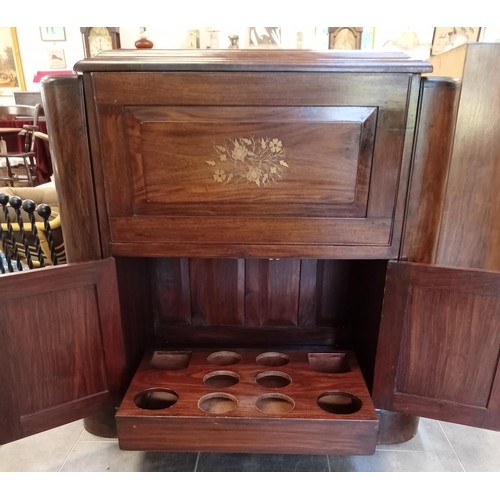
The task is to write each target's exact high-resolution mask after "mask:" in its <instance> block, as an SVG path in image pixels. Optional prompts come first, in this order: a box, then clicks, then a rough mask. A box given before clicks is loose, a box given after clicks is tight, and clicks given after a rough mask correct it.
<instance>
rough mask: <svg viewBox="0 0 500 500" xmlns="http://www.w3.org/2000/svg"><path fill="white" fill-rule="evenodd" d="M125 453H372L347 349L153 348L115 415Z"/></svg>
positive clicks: (367, 414)
mask: <svg viewBox="0 0 500 500" xmlns="http://www.w3.org/2000/svg"><path fill="white" fill-rule="evenodd" d="M117 425H118V437H119V442H120V447H121V448H122V449H126V450H156V451H214V452H247V453H249V452H252V453H303V454H308V453H311V454H316V453H329V454H357V455H363V454H373V453H374V451H375V445H376V443H377V436H378V420H377V416H376V413H375V409H374V407H373V405H372V402H371V398H370V395H369V393H368V390H367V388H366V385H365V382H364V380H363V377H362V375H361V372H360V370H359V366H358V364H357V361H356V358H355V357H354V355H353V353H352V352H349V351H336V352H308V351H280V352H272V351H265V350H253V349H252V350H241V349H237V350H221V351H214V350H212V351H195V350H193V351H153V352H149V353H148V354H146V356H145V357H144V359H143V362H142V364H141V365H140V367H139V369H138V371H137V373H136V375H135V377H134V379H133V381H132V383H131V385H130V387H129V390H128V392H127V394H126V395H125V398H124V399H123V401H122V404H121V406H120V408H119V410H118V413H117Z"/></svg>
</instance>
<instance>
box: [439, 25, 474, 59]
mask: <svg viewBox="0 0 500 500" xmlns="http://www.w3.org/2000/svg"><path fill="white" fill-rule="evenodd" d="M480 31H481V28H459V27H451V28H434V34H433V37H432V45H431V56H435V55H438V54H442V53H443V52H448V51H449V50H451V49H454V48H455V47H459V46H460V45H463V44H465V43H470V42H477V41H478V40H479V34H480Z"/></svg>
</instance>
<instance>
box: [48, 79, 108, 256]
mask: <svg viewBox="0 0 500 500" xmlns="http://www.w3.org/2000/svg"><path fill="white" fill-rule="evenodd" d="M42 99H43V106H44V109H45V115H46V118H47V131H48V134H49V137H50V138H51V141H50V145H51V155H52V158H53V162H54V172H55V176H54V177H55V184H56V188H57V195H58V197H59V202H60V205H61V219H62V221H63V222H62V230H63V235H64V244H65V247H66V254H67V257H68V262H70V263H73V262H82V261H86V260H94V259H99V258H100V257H101V246H100V238H99V226H98V224H97V210H96V201H95V196H94V187H93V181H92V179H93V175H92V168H91V162H90V152H89V143H88V133H87V122H86V117H85V110H84V100H83V86H82V82H81V77H76V76H71V77H62V76H61V77H51V78H49V79H47V80H45V81H44V83H43V85H42Z"/></svg>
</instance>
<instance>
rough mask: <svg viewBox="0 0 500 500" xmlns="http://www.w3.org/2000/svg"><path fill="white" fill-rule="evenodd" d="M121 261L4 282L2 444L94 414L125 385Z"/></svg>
mask: <svg viewBox="0 0 500 500" xmlns="http://www.w3.org/2000/svg"><path fill="white" fill-rule="evenodd" d="M117 290H118V289H117V284H116V274H115V264H114V259H107V260H104V261H95V262H86V263H83V264H70V265H61V266H57V267H53V268H45V269H39V270H33V271H24V272H20V273H13V274H10V275H3V276H1V277H0V342H1V348H0V401H1V404H0V444H5V443H8V442H10V441H15V440H17V439H20V438H23V437H25V436H29V435H31V434H35V433H37V432H41V431H44V430H47V429H50V428H53V427H56V426H58V425H62V424H65V423H68V422H71V421H73V420H77V419H79V418H82V417H84V416H86V415H88V414H89V413H90V412H92V411H94V410H95V409H96V408H98V407H99V406H100V405H101V404H103V403H104V402H105V401H106V400H107V399H108V398H109V396H110V393H111V392H112V391H113V389H114V388H115V386H116V384H117V383H118V382H119V379H120V377H121V373H122V360H123V356H122V354H123V347H122V344H121V320H120V309H119V305H118V292H117Z"/></svg>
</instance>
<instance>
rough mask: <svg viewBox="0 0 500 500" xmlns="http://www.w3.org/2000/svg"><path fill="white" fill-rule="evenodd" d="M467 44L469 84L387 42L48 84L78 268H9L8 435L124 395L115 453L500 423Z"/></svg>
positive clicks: (113, 68) (369, 440)
mask: <svg viewBox="0 0 500 500" xmlns="http://www.w3.org/2000/svg"><path fill="white" fill-rule="evenodd" d="M469 50H470V51H471V52H470V57H467V59H466V66H467V68H466V70H465V71H464V78H463V81H462V82H458V81H454V80H450V79H432V78H429V79H423V80H422V79H421V76H420V75H421V73H423V72H429V71H430V67H429V66H428V65H427V64H426V63H422V62H416V61H412V60H410V59H408V58H406V57H405V56H403V55H396V54H385V55H382V54H363V53H360V52H356V53H352V54H350V55H349V57H348V56H346V55H345V54H342V53H339V54H335V53H331V52H328V53H326V52H325V53H323V54H318V53H314V52H307V51H304V52H300V51H290V52H287V51H279V52H277V51H269V52H265V51H258V52H255V51H248V52H245V51H234V50H232V51H203V52H201V53H200V51H193V52H189V51H179V52H176V51H156V50H153V51H148V52H147V53H144V52H140V53H137V52H136V51H121V53H120V57H116V55H115V54H113V53H110V54H108V55H104V54H103V55H101V56H99V57H97V58H94V59H90V60H85V61H82V62H80V63H78V64H77V66H76V69H77V70H78V71H79V72H81V76H79V77H67V78H65V77H60V78H53V79H50V80H47V81H46V82H45V83H44V87H43V94H44V105H45V108H46V110H47V114H48V124H49V133H50V136H51V137H52V138H53V152H54V156H55V158H56V162H57V164H56V182H57V186H58V189H59V194H60V202H61V210H62V212H63V213H64V217H65V221H66V224H65V225H63V229H64V230H65V233H64V238H65V242H66V249H67V255H68V261H69V262H70V264H68V265H67V266H60V267H59V268H54V269H43V270H39V271H29V272H27V273H26V274H25V276H26V277H23V278H22V277H17V276H7V277H2V278H0V279H4V280H9V279H10V280H20V282H21V280H24V281H22V282H21V284H22V285H25V286H27V287H28V289H29V290H28V291H29V293H30V296H31V304H32V307H33V309H34V310H35V312H36V314H35V315H34V316H31V315H30V316H27V315H22V310H21V306H19V304H18V302H17V301H16V300H15V298H14V299H12V300H10V302H9V303H8V305H3V306H2V307H4V308H5V311H6V314H4V313H3V310H2V315H1V316H0V331H1V332H6V333H3V338H2V342H3V345H4V346H5V347H4V349H2V351H0V381H1V383H0V395H1V397H2V400H3V401H6V402H8V404H5V405H2V407H1V409H0V418H1V422H2V426H0V441H1V442H7V441H11V440H15V439H18V438H20V437H23V436H26V435H29V434H32V433H35V432H39V431H41V430H45V429H48V428H50V427H53V426H55V425H59V424H61V423H63V422H66V421H70V420H73V419H77V418H82V417H86V426H87V428H88V429H89V430H91V431H92V432H96V433H99V434H102V435H105V434H106V433H108V435H111V433H112V432H113V430H114V429H113V424H114V418H115V410H116V408H117V407H119V408H118V411H117V416H116V420H117V422H118V437H119V440H120V444H121V446H122V447H123V448H126V449H157V450H168V449H173V450H189V449H191V450H193V449H202V450H213V451H254V452H270V451H273V452H280V451H282V452H294V453H318V452H322V453H323V452H327V453H332V454H355V453H356V454H357V453H359V454H367V453H373V451H374V449H375V445H376V443H377V441H378V442H395V441H398V440H399V441H401V440H406V439H409V438H410V437H411V436H413V435H414V433H415V431H416V425H417V422H418V417H416V416H418V415H422V416H429V417H432V418H439V419H442V420H450V421H457V422H461V423H465V424H469V425H475V426H481V427H486V428H490V429H500V408H499V405H500V394H499V381H500V375H498V366H497V364H498V354H499V347H500V345H499V343H500V336H499V335H498V317H499V312H500V310H499V308H500V276H499V273H498V271H500V261H499V260H500V256H499V250H498V249H499V247H500V245H499V243H500V242H499V241H498V235H499V234H500V231H499V229H500V228H499V224H500V221H499V218H498V216H497V215H498V213H499V210H498V208H499V206H498V203H499V202H498V194H497V193H498V187H499V186H500V179H499V177H498V168H497V165H496V164H495V161H496V160H495V158H498V147H499V145H498V140H497V137H498V130H499V125H500V122H499V121H498V119H497V118H496V117H495V116H491V115H490V114H487V113H486V110H487V109H490V108H491V106H492V105H494V103H498V101H499V90H498V89H499V86H498V85H497V83H498V80H499V75H498V70H496V69H495V68H497V67H498V65H497V64H495V63H494V61H498V59H499V57H500V47H499V46H498V45H496V44H493V45H477V46H471V47H470V49H469ZM485 73H487V74H488V75H489V77H488V78H485V76H484V75H485ZM477 75H480V76H477ZM472 108H473V109H475V110H476V111H475V112H471V111H470V109H472ZM483 110H484V113H483V112H482V111H483ZM472 132H474V133H472ZM68 135H69V136H70V137H72V138H73V139H75V138H77V139H78V138H79V139H80V140H72V141H70V142H69V143H68V141H66V140H65V138H66V137H68ZM70 160H71V168H68V167H67V165H68V164H69V162H70ZM75 200H79V202H78V203H75ZM484 202H486V204H485V203H484ZM457 214H459V215H460V217H457V216H456V215H457ZM445 266H446V267H445ZM450 266H454V267H450ZM463 268H467V269H463ZM8 284H10V282H8ZM47 286H50V290H51V298H50V301H51V303H53V302H54V298H53V297H54V296H56V298H57V303H58V304H59V307H58V308H57V309H56V308H54V307H49V304H48V300H49V299H48V298H47V294H46V293H45V290H46V289H47ZM7 288H8V287H7ZM0 290H2V291H1V292H0V293H2V294H5V293H6V292H5V290H6V287H1V288H0ZM2 298H3V297H2ZM0 303H2V304H4V302H0ZM20 318H21V319H20ZM34 318H44V319H45V321H37V322H36V324H35V319H34ZM12 324H16V328H15V329H13V328H12ZM48 325H50V327H49V326H48ZM54 325H56V326H54ZM379 330H380V335H379ZM33 332H36V335H35V338H32V337H33ZM286 359H288V361H289V362H288V363H287V364H285V362H283V363H281V362H282V361H283V360H285V361H286ZM346 359H347V360H349V361H348V362H345V360H346ZM228 360H229V361H228ZM261 360H267V361H269V362H270V363H271V364H270V365H267V366H266V365H264V366H261V365H260V364H259V361H261ZM342 360H344V361H342ZM343 362H345V364H342V363H343ZM338 366H341V367H342V368H338ZM212 367H213V368H212ZM136 370H137V372H136ZM263 371H264V372H266V371H267V372H271V373H270V374H269V373H267V375H266V376H264V379H266V380H271V382H270V384H271V385H267V386H264V387H263V388H261V389H259V387H258V386H257V385H256V384H255V382H256V378H258V377H259V376H261V374H262V372H263ZM313 372H314V373H313ZM183 374H184V375H185V376H184V377H183ZM283 374H284V376H283ZM287 377H288V378H289V380H288V379H287ZM228 380H230V381H231V380H232V381H235V380H236V383H235V385H234V388H233V387H232V386H227V385H224V383H225V382H227V381H228ZM283 380H285V382H283ZM214 381H216V382H215V384H216V385H211V383H212V382H214ZM280 381H281V382H283V384H284V385H279V384H280V383H281V382H280ZM287 381H288V383H287ZM36 383H39V384H41V385H42V387H43V390H41V389H40V390H35V391H34V390H33V388H35V387H37V385H36ZM217 384H221V385H217ZM273 384H278V385H273ZM245 387H246V388H247V389H248V391H249V392H248V393H245ZM196 391H201V392H196ZM232 391H234V392H232ZM238 391H239V392H238ZM259 391H260V392H259ZM33 393H34V394H33ZM250 393H251V395H253V396H252V397H250V398H248V396H249V394H250ZM304 393H307V395H308V397H309V399H308V400H307V402H304V401H305V400H303V399H301V398H302V397H303V394H304ZM234 394H236V395H237V396H235V395H234ZM269 394H271V395H274V396H277V397H276V400H274V401H272V402H271V404H270V405H267V403H268V401H266V400H265V398H264V403H265V404H264V405H263V406H262V403H263V400H262V396H266V395H269ZM210 395H211V396H214V395H215V398H214V399H213V400H211V399H210V398H208V399H207V397H208V396H210ZM372 400H373V403H372ZM186 401H191V405H190V406H189V409H186V404H187V403H186ZM294 404H295V406H294ZM234 405H235V406H234ZM269 407H270V408H271V414H268V413H267V410H268V408H269ZM318 407H319V408H320V410H326V411H324V412H323V413H320V414H321V415H322V416H321V418H319V419H318V418H317V416H316V415H317V413H316V412H318V411H319V410H318ZM221 408H222V411H220V412H219V411H218V410H220V409H221ZM283 408H286V410H283V411H278V409H280V410H282V409H283ZM307 408H309V410H307ZM273 411H274V413H273ZM221 413H222V414H221ZM106 417H111V418H106ZM221 429H222V430H223V431H225V432H221V431H220V430H221Z"/></svg>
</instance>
